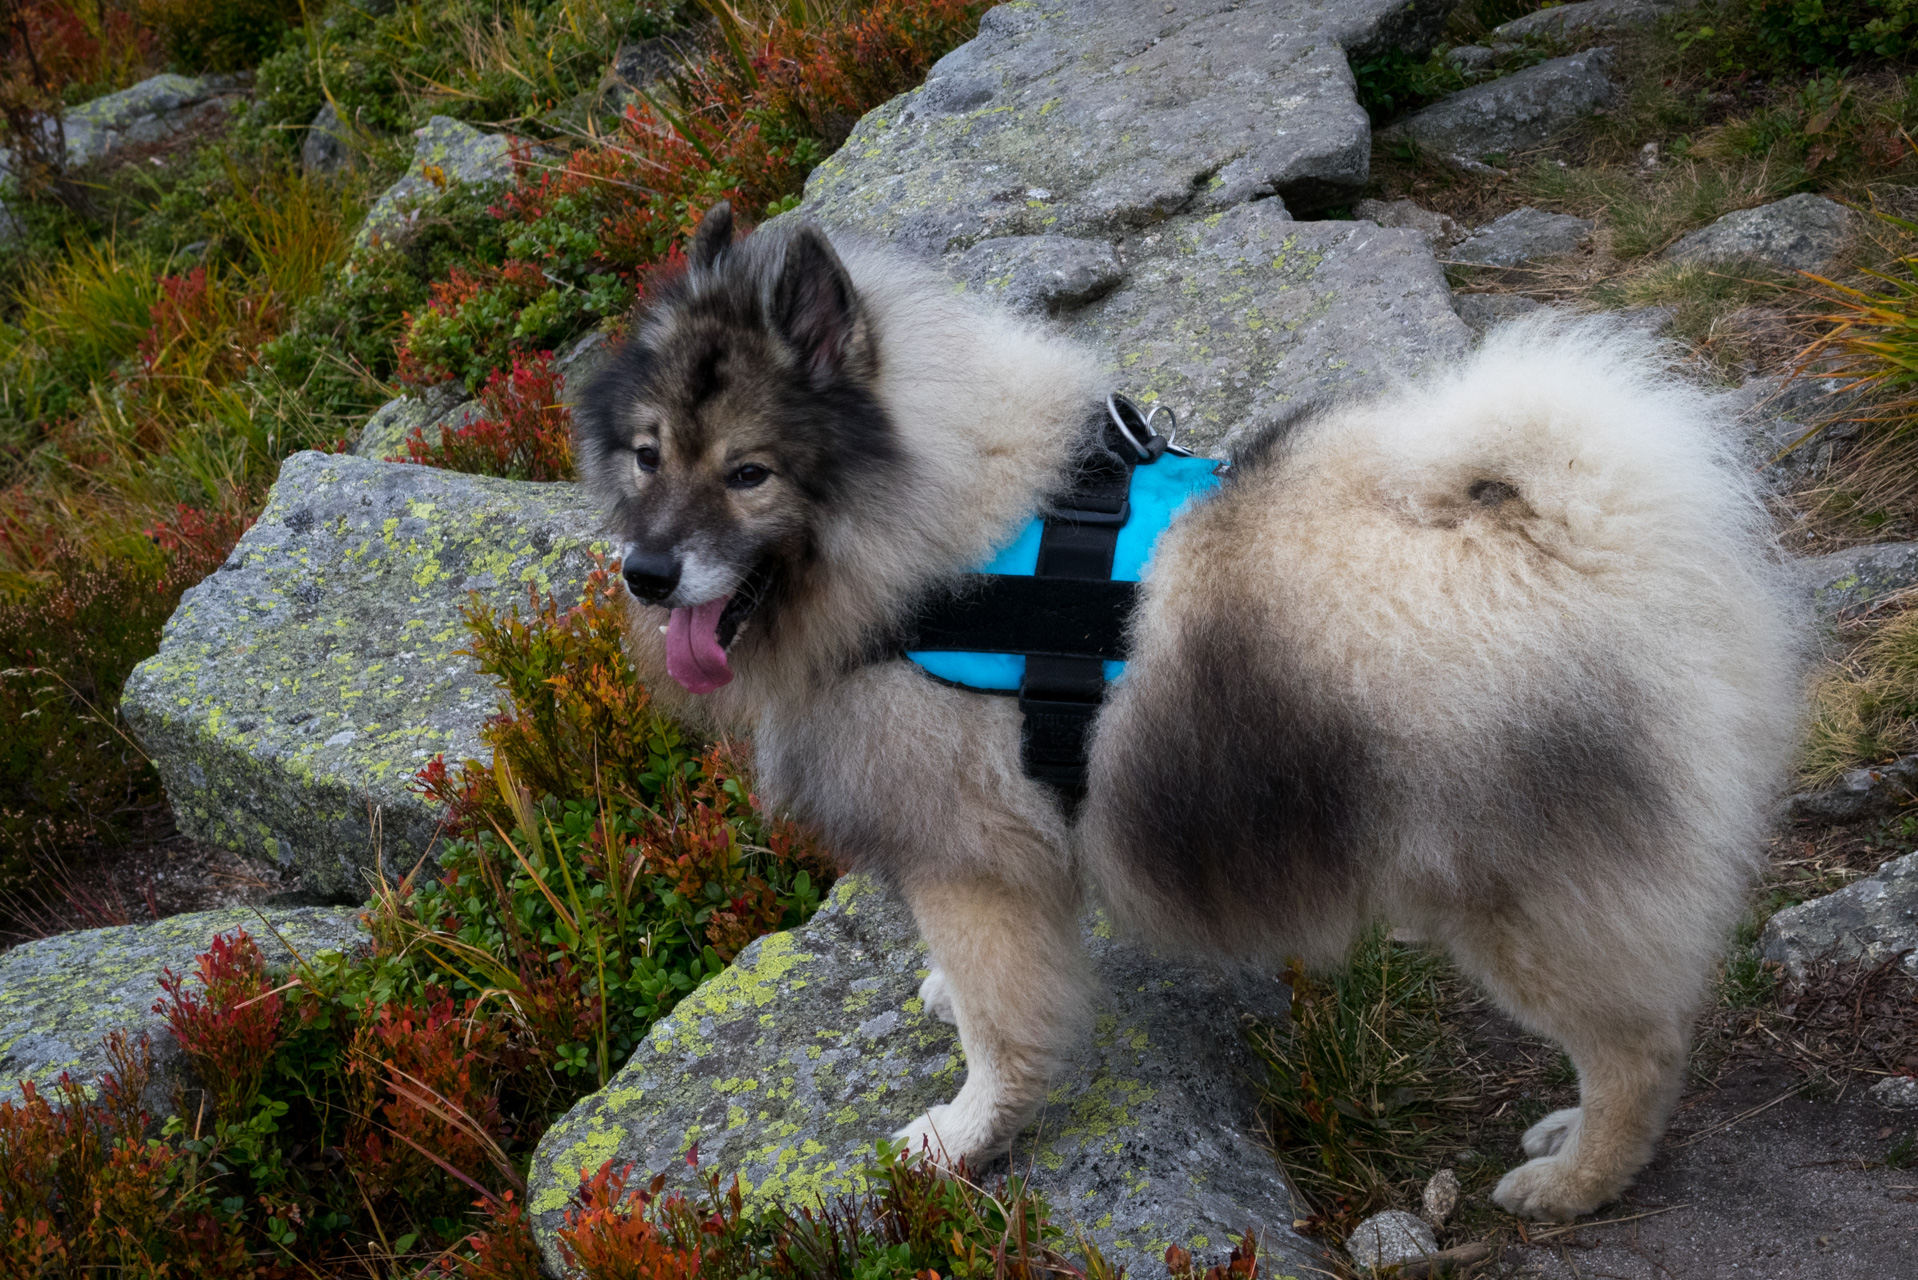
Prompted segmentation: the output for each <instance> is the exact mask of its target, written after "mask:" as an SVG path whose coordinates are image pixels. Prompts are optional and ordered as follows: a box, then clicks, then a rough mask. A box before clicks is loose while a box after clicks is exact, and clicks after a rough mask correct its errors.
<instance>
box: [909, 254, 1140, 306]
mask: <svg viewBox="0 0 1918 1280" xmlns="http://www.w3.org/2000/svg"><path fill="white" fill-rule="evenodd" d="M947 269H948V271H949V272H950V273H951V274H952V275H953V276H954V277H955V278H957V279H958V280H959V281H960V282H961V283H962V284H964V285H965V286H967V287H968V288H979V289H984V290H986V291H988V292H991V293H996V294H997V296H998V299H999V301H1000V302H1001V303H1003V304H1004V305H1005V306H1007V307H1009V308H1011V309H1012V310H1014V311H1017V312H1020V313H1022V314H1026V315H1043V316H1050V315H1057V314H1058V313H1059V312H1061V311H1069V310H1074V309H1076V308H1078V307H1082V306H1084V305H1086V304H1087V303H1088V302H1092V301H1095V300H1096V299H1099V298H1103V297H1104V296H1105V295H1106V294H1108V293H1111V292H1112V290H1113V289H1114V288H1115V287H1116V286H1117V285H1118V283H1119V282H1120V281H1121V280H1123V279H1125V266H1124V264H1122V263H1121V262H1120V261H1119V255H1118V254H1116V253H1114V252H1113V249H1112V246H1111V245H1110V244H1108V243H1106V242H1105V241H1103V240H1076V239H1074V238H1072V237H1071V236H1001V237H998V238H996V239H992V240H982V241H980V242H979V243H978V244H976V245H974V246H972V248H970V249H968V250H966V251H965V252H964V253H962V254H959V255H957V256H956V257H954V258H952V259H951V260H950V262H949V265H948V268H947Z"/></svg>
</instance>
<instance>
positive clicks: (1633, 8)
mask: <svg viewBox="0 0 1918 1280" xmlns="http://www.w3.org/2000/svg"><path fill="white" fill-rule="evenodd" d="M1678 8H1679V3H1678V0H1578V3H1576V4H1560V5H1553V6H1552V7H1551V8H1549V9H1540V10H1537V11H1536V12H1534V13H1528V14H1525V15H1523V16H1521V17H1517V18H1513V19H1512V20H1511V21H1510V22H1507V23H1504V24H1502V25H1500V26H1498V27H1495V28H1493V30H1492V34H1493V35H1494V36H1496V37H1497V38H1498V39H1500V40H1524V39H1527V38H1529V37H1536V36H1543V37H1546V38H1547V39H1553V40H1564V39H1568V38H1570V37H1572V36H1575V35H1581V34H1583V33H1585V32H1590V31H1622V30H1624V29H1625V28H1627V27H1643V26H1649V25H1651V24H1652V23H1654V22H1656V21H1658V20H1659V19H1660V18H1662V17H1664V16H1665V15H1666V14H1668V13H1671V12H1673V11H1675V10H1676V9H1678Z"/></svg>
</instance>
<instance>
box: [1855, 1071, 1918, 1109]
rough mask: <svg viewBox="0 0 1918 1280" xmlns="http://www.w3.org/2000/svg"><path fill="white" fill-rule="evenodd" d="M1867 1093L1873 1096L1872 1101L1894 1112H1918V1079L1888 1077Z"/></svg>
mask: <svg viewBox="0 0 1918 1280" xmlns="http://www.w3.org/2000/svg"><path fill="white" fill-rule="evenodd" d="M1867 1092H1868V1093H1870V1094H1871V1100H1872V1101H1873V1102H1876V1103H1877V1104H1878V1105H1879V1106H1881V1107H1889V1108H1890V1109H1892V1110H1893V1111H1918V1078H1914V1077H1912V1076H1886V1077H1885V1078H1884V1079H1883V1080H1880V1081H1879V1082H1878V1083H1877V1084H1875V1085H1873V1086H1872V1087H1871V1088H1870V1089H1869V1090H1867Z"/></svg>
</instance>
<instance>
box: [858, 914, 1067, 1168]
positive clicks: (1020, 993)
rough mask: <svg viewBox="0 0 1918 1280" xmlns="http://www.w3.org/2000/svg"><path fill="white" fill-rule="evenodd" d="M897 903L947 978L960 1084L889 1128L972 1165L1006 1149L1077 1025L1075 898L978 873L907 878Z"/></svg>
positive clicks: (944, 1159) (947, 1160)
mask: <svg viewBox="0 0 1918 1280" xmlns="http://www.w3.org/2000/svg"><path fill="white" fill-rule="evenodd" d="M906 901H907V902H908V903H909V904H910V905H911V907H912V913H913V916H914V917H915V918H916V919H917V920H918V922H919V933H920V936H921V937H923V938H924V939H925V940H926V945H927V946H928V947H929V948H930V949H931V951H932V960H933V964H934V966H935V969H934V972H935V973H936V974H939V975H942V976H943V978H944V980H945V982H944V987H945V995H946V996H947V998H948V999H949V1001H950V1004H951V1009H952V1012H953V1014H954V1015H955V1018H954V1020H955V1021H956V1022H957V1023H958V1025H959V1041H960V1043H961V1045H963V1046H964V1048H965V1052H966V1083H965V1085H964V1086H963V1087H962V1088H961V1089H960V1090H959V1095H958V1096H957V1097H955V1098H954V1099H953V1100H952V1101H951V1102H949V1103H947V1104H945V1105H944V1106H938V1107H934V1108H932V1109H931V1110H930V1111H928V1112H927V1113H926V1114H924V1115H922V1116H920V1117H919V1118H918V1119H916V1120H914V1121H913V1122H912V1123H911V1124H909V1125H907V1126H906V1127H905V1128H903V1129H901V1130H900V1131H899V1132H898V1133H897V1134H895V1135H894V1136H895V1137H897V1138H903V1139H904V1140H905V1141H906V1142H907V1143H908V1144H909V1148H910V1149H911V1150H913V1151H920V1150H926V1151H929V1152H930V1153H931V1155H932V1157H933V1158H934V1159H935V1160H937V1161H939V1162H940V1163H942V1164H945V1165H948V1166H950V1165H956V1164H957V1163H958V1162H959V1161H961V1160H964V1161H965V1162H966V1163H967V1164H968V1165H970V1166H971V1167H972V1168H975V1169H976V1168H979V1167H980V1166H981V1165H983V1164H984V1163H985V1162H987V1161H989V1160H991V1159H992V1158H993V1157H995V1156H997V1155H999V1154H1000V1153H1001V1152H1003V1151H1004V1150H1006V1148H1007V1147H1009V1146H1011V1144H1012V1139H1013V1138H1014V1137H1015V1136H1016V1135H1017V1134H1018V1132H1019V1130H1020V1129H1021V1128H1022V1127H1024V1125H1025V1123H1026V1121H1028V1120H1030V1119H1031V1118H1032V1116H1033V1114H1034V1113H1035V1112H1036V1111H1037V1110H1038V1109H1039V1106H1040V1104H1042V1103H1043V1102H1044V1101H1045V1095H1046V1089H1047V1087H1048V1085H1049V1084H1050V1082H1051V1080H1052V1076H1053V1072H1054V1070H1055V1069H1056V1068H1057V1067H1058V1065H1059V1061H1060V1059H1061V1057H1063V1056H1064V1054H1065V1053H1066V1052H1067V1051H1068V1050H1069V1049H1071V1047H1072V1045H1073V1043H1074V1041H1075V1040H1077V1039H1078V1037H1079V1036H1080V1035H1081V1034H1082V1033H1083V1031H1084V1028H1085V1025H1086V1022H1087V1017H1088V1013H1089V1010H1090V1007H1091V1001H1090V998H1089V993H1090V988H1091V983H1090V978H1089V974H1088V970H1087V965H1086V959H1085V953H1084V949H1083V948H1082V947H1081V946H1080V943H1079V928H1078V921H1077V912H1076V909H1075V908H1076V895H1074V894H1072V893H1071V892H1070V890H1069V888H1068V887H1066V886H1060V888H1059V891H1058V892H1056V893H1045V892H1040V893H1034V892H1033V891H1032V890H1031V888H1030V887H1028V886H1024V885H1022V886H1019V887H1018V888H1015V887H1013V886H1011V885H1007V884H1004V883H1002V882H999V881H996V880H991V879H983V878H978V879H968V880H963V881H956V882H941V883H934V884H925V885H917V886H910V887H908V888H907V890H906Z"/></svg>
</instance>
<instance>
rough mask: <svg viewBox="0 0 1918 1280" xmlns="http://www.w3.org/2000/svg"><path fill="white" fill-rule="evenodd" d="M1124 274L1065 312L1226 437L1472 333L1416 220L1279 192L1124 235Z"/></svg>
mask: <svg viewBox="0 0 1918 1280" xmlns="http://www.w3.org/2000/svg"><path fill="white" fill-rule="evenodd" d="M1126 248H1127V251H1128V256H1129V257H1130V258H1131V262H1130V265H1129V268H1128V275H1127V278H1126V280H1125V282H1124V283H1123V284H1121V285H1120V286H1119V287H1118V288H1117V289H1115V290H1114V291H1113V292H1112V293H1110V294H1108V295H1106V296H1105V297H1104V298H1102V299H1100V300H1099V301H1097V302H1095V303H1093V304H1092V305H1091V306H1089V307H1086V308H1085V309H1083V310H1081V311H1077V312H1074V313H1072V314H1071V315H1070V316H1068V317H1066V319H1065V321H1064V324H1065V330H1066V332H1067V333H1070V334H1072V335H1074V336H1076V337H1079V338H1083V339H1085V340H1087V341H1090V342H1092V343H1094V344H1096V345H1098V346H1100V347H1101V348H1103V349H1104V350H1105V351H1106V352H1107V353H1108V354H1109V356H1110V357H1111V359H1112V361H1113V363H1114V366H1115V367H1114V378H1115V383H1116V385H1117V386H1118V388H1119V389H1120V390H1122V391H1124V392H1125V393H1126V394H1128V395H1130V396H1132V397H1134V398H1135V399H1138V400H1140V401H1141V402H1151V403H1164V404H1166V405H1168V406H1170V407H1171V408H1172V409H1173V410H1174V411H1175V412H1177V414H1178V415H1179V430H1180V435H1179V441H1180V443H1181V444H1187V445H1190V446H1192V447H1194V448H1198V449H1200V450H1204V451H1209V450H1213V449H1217V448H1223V447H1229V446H1230V445H1231V444H1232V443H1233V442H1235V441H1236V440H1238V439H1240V438H1242V437H1243V436H1244V435H1245V434H1246V433H1248V432H1251V431H1256V430H1257V429H1259V428H1260V427H1262V426H1265V425H1268V424H1270V423H1274V422H1283V421H1286V420H1288V419H1291V418H1293V417H1296V416H1297V415H1298V414H1300V413H1302V412H1304V411H1306V410H1308V409H1310V408H1312V407H1313V406H1314V405H1317V404H1320V403H1322V402H1323V401H1324V400H1325V399H1326V398H1327V397H1329V396H1334V395H1338V394H1342V393H1346V392H1350V391H1354V390H1364V389H1366V388H1368V387H1370V386H1375V385H1379V384H1381V383H1383V382H1386V381H1389V380H1390V379H1392V378H1395V377H1400V376H1406V375H1409V374H1412V373H1414V372H1417V371H1419V370H1421V369H1425V368H1430V367H1434V366H1437V365H1442V364H1443V363H1444V362H1446V361H1448V360H1453V359H1456V358H1458V357H1459V356H1461V355H1463V354H1464V352H1465V350H1466V347H1467V346H1468V344H1469V342H1470V334H1469V333H1468V332H1467V330H1466V328H1465V325H1464V324H1463V322H1461V321H1460V320H1459V318H1458V316H1457V315H1456V314H1455V313H1454V312H1453V310H1452V306H1451V292H1450V291H1449V290H1448V289H1447V288H1446V287H1445V279H1444V275H1443V273H1442V272H1441V271H1440V270H1439V267H1438V264H1437V263H1436V261H1434V259H1433V257H1432V253H1431V250H1430V249H1429V248H1428V247H1427V246H1426V243H1425V240H1424V238H1423V236H1422V235H1421V234H1420V233H1418V232H1415V231H1410V230H1404V229H1394V228H1382V227H1376V226H1373V225H1372V224H1371V223H1369V222H1294V221H1292V219H1291V218H1290V216H1289V215H1287V213H1286V212H1285V210H1284V209H1283V208H1281V207H1280V206H1279V204H1278V202H1277V201H1272V200H1262V201H1259V202H1256V203H1253V204H1247V205H1241V206H1239V207H1238V208H1235V209H1232V210H1230V211H1228V212H1225V213H1221V214H1212V215H1209V216H1206V217H1191V218H1179V219H1176V220H1174V221H1172V222H1170V223H1168V224H1166V225H1165V226H1162V227H1159V228H1156V229H1155V230H1154V231H1152V232H1151V233H1149V234H1147V235H1145V236H1142V237H1140V238H1139V239H1138V240H1136V241H1132V242H1129V243H1128V245H1127V246H1126Z"/></svg>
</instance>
